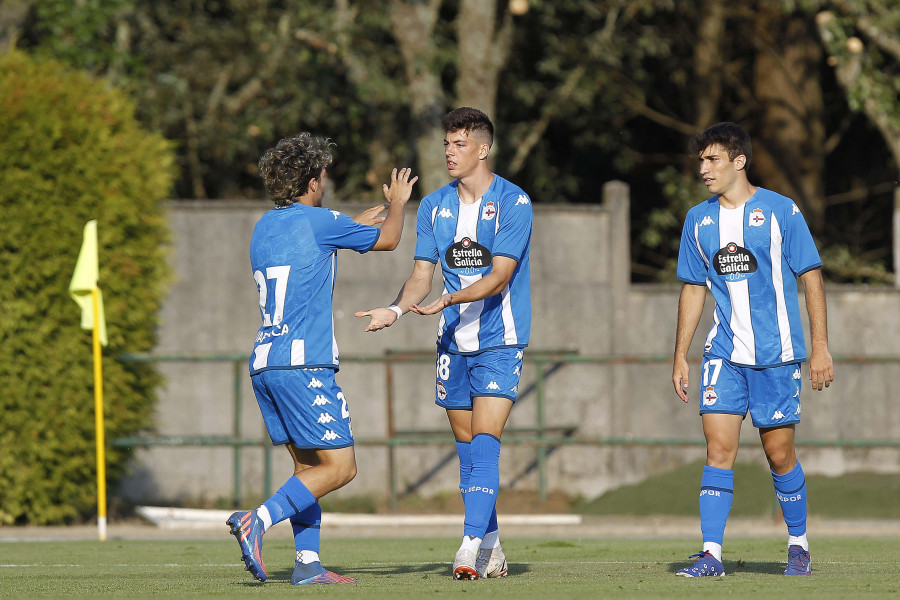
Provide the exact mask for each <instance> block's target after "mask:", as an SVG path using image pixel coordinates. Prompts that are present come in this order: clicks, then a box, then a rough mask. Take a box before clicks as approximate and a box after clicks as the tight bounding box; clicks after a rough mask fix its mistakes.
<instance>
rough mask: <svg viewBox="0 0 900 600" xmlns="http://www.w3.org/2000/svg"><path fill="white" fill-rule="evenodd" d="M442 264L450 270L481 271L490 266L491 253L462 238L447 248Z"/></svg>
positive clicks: (479, 245)
mask: <svg viewBox="0 0 900 600" xmlns="http://www.w3.org/2000/svg"><path fill="white" fill-rule="evenodd" d="M444 264H446V265H447V266H448V267H449V268H451V269H483V268H484V267H487V266H489V265H490V264H491V251H490V250H488V249H487V248H485V247H484V246H482V245H481V244H479V243H478V242H476V241H474V240H471V239H469V238H467V237H464V238H463V239H461V240H459V241H458V242H456V243H455V244H452V245H451V246H450V247H449V248H447V252H446V253H445V254H444Z"/></svg>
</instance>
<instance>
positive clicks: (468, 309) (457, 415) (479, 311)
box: [356, 108, 534, 580]
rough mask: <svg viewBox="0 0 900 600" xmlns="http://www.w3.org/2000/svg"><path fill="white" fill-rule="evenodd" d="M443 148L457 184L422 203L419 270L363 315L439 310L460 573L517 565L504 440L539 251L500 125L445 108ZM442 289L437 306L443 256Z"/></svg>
mask: <svg viewBox="0 0 900 600" xmlns="http://www.w3.org/2000/svg"><path fill="white" fill-rule="evenodd" d="M442 124H443V127H444V133H445V135H444V155H445V157H446V160H447V169H448V170H449V173H450V176H451V177H453V178H454V181H452V182H451V183H449V184H447V185H445V186H444V187H442V188H440V189H438V190H437V191H435V192H433V193H431V194H429V195H428V196H426V197H425V198H423V199H422V202H421V204H420V205H419V210H418V213H417V224H416V250H415V257H414V260H415V263H414V265H413V271H412V275H410V277H409V279H408V280H407V281H406V283H405V284H404V285H403V287H402V288H401V290H400V293H399V294H398V295H397V298H396V300H394V303H393V304H392V305H391V306H389V307H387V308H376V309H372V310H367V311H360V312H358V313H356V316H357V317H370V321H369V324H368V326H367V327H366V331H378V330H380V329H383V328H385V327H389V326H391V325H393V324H394V323H395V322H396V321H397V319H399V318H400V316H401V315H403V314H404V313H406V312H408V311H413V312H415V313H418V314H420V315H432V314H437V313H441V318H440V322H439V325H438V338H437V346H438V348H437V364H436V370H437V372H436V383H435V398H436V400H435V402H436V404H437V405H438V406H440V407H442V408H444V409H446V411H447V417H448V419H449V420H450V427H451V429H452V430H453V435H454V437H455V438H456V449H457V454H458V456H459V478H460V482H459V487H460V491H461V492H462V494H463V503H464V506H465V527H464V530H463V539H462V544H461V545H460V547H459V550H458V551H457V553H456V558H455V560H454V563H453V577H454V579H461V580H472V579H478V578H497V577H504V576H505V575H506V574H507V572H508V567H507V561H506V557H505V555H504V554H503V550H502V548H501V546H500V532H499V529H498V525H497V510H496V501H497V492H498V487H499V484H500V470H499V461H500V436H501V434H502V433H503V427H504V426H505V425H506V420H507V418H508V417H509V412H510V410H511V409H512V406H513V403H514V402H515V400H516V395H517V393H518V385H519V378H520V377H521V372H522V356H523V352H524V349H525V347H526V346H527V345H528V337H529V333H530V330H531V290H530V279H529V277H530V276H529V249H530V244H531V227H532V222H533V220H534V213H533V211H532V207H531V200H530V199H529V198H528V195H527V194H525V192H523V191H522V189H521V188H519V187H518V186H516V185H514V184H512V183H510V182H509V181H507V180H505V179H503V178H502V177H500V176H499V175H496V174H494V173H492V172H491V170H490V168H489V167H488V161H487V159H488V154H489V153H490V150H491V145H492V144H493V140H494V126H493V124H492V123H491V121H490V119H489V118H488V117H487V115H485V114H484V113H483V112H481V111H480V110H477V109H474V108H458V109H456V110H454V111H451V112H450V113H448V114H447V115H445V116H444V118H443V121H442ZM439 262H440V264H441V272H442V274H443V276H444V289H443V291H442V293H441V296H440V297H439V298H438V299H436V300H435V301H434V302H432V303H430V304H428V305H427V306H420V304H419V303H420V302H422V301H424V300H425V298H426V297H427V296H428V294H429V292H430V291H431V280H432V276H433V274H434V269H435V267H436V265H437V263H439Z"/></svg>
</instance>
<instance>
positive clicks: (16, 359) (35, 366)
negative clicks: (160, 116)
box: [0, 51, 174, 524]
mask: <svg viewBox="0 0 900 600" xmlns="http://www.w3.org/2000/svg"><path fill="white" fill-rule="evenodd" d="M0 90H2V92H0V130H2V131H3V133H4V135H3V136H2V138H0V160H2V164H3V165H4V167H3V169H2V170H0V207H2V211H3V219H2V220H0V244H2V246H0V265H2V266H0V270H2V273H0V301H2V305H3V312H2V313H0V337H2V339H3V348H4V352H5V360H3V361H2V362H0V379H2V381H3V392H2V394H0V412H2V415H3V418H2V419H0V448H2V449H3V451H2V452H0V489H2V490H3V493H2V494H0V523H14V522H15V523H22V522H29V523H35V524H44V523H59V522H63V521H72V520H75V519H78V518H81V517H84V516H86V515H89V514H92V513H93V511H94V509H95V508H96V502H97V499H96V470H95V469H96V466H95V465H96V463H95V459H94V456H95V453H94V401H93V366H92V365H93V363H92V354H91V336H90V333H89V332H85V331H82V330H81V329H80V312H79V308H78V306H77V305H76V304H75V302H73V301H72V300H71V299H70V297H69V295H68V282H69V281H70V279H71V277H72V272H73V270H74V268H75V261H76V258H77V256H78V252H79V249H80V247H81V242H82V231H83V228H84V224H85V223H86V222H87V221H89V220H91V219H97V220H98V233H99V235H98V237H99V255H100V281H101V284H102V286H103V288H104V298H105V308H106V315H107V323H108V337H109V346H108V347H107V348H106V351H105V354H106V357H107V358H106V360H105V362H104V391H105V404H106V407H105V416H106V426H107V436H108V437H107V439H112V438H115V437H120V436H128V435H133V434H134V433H136V432H138V431H141V430H145V429H147V428H148V427H149V426H150V425H151V422H152V420H151V417H152V412H153V406H154V402H155V392H154V389H155V387H156V386H157V385H158V384H159V382H160V380H159V377H158V376H157V375H156V374H155V372H154V370H153V369H152V368H150V367H148V366H146V365H138V364H134V363H121V362H118V361H116V360H115V359H114V358H112V357H115V356H116V355H117V354H119V353H121V352H123V351H149V350H150V349H152V348H153V346H154V345H155V341H156V319H157V313H158V310H159V307H160V303H161V300H162V297H163V293H164V291H165V290H164V284H165V282H166V280H167V277H168V266H167V261H166V249H165V245H164V242H165V240H166V235H167V233H166V232H167V227H166V223H165V219H164V215H163V209H162V204H161V201H162V200H164V199H165V198H166V197H167V195H168V193H169V191H170V189H171V184H172V181H173V179H174V171H173V151H172V148H171V144H170V143H169V142H167V141H165V140H164V139H163V138H162V137H161V136H159V135H156V134H149V133H147V132H145V131H144V130H142V128H141V127H140V126H139V125H138V123H137V122H136V121H135V119H134V114H133V113H134V105H133V102H132V101H131V99H130V98H128V96H127V95H126V94H123V93H121V92H119V91H115V90H110V89H108V88H107V86H106V85H105V84H104V83H103V82H101V81H97V80H95V79H92V78H91V77H89V76H88V75H86V74H84V73H81V72H77V71H72V70H70V69H69V68H67V67H64V66H63V65H61V64H60V63H58V62H54V61H34V60H32V59H30V58H29V57H27V56H26V55H24V54H23V53H21V52H17V51H14V52H11V53H8V54H5V55H0ZM107 452H108V454H107V459H108V477H109V481H110V482H111V483H113V484H114V483H115V481H116V480H117V479H118V478H119V477H121V476H122V475H123V474H124V469H125V466H126V462H127V460H128V457H129V454H130V453H129V451H128V450H126V449H121V448H113V447H110V448H108V450H107Z"/></svg>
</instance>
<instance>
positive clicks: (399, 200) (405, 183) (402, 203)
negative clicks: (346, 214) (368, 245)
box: [360, 169, 419, 251]
mask: <svg viewBox="0 0 900 600" xmlns="http://www.w3.org/2000/svg"><path fill="white" fill-rule="evenodd" d="M411 174H412V169H400V170H399V171H398V170H397V169H394V170H393V171H391V184H390V186H388V184H384V186H383V190H384V198H385V200H387V202H388V205H389V206H388V214H387V217H385V219H384V223H382V225H381V233H380V234H379V235H378V241H377V242H375V245H374V246H372V250H376V251H382V250H393V249H395V248H396V247H397V244H399V243H400V236H401V234H402V233H403V220H404V219H403V209H404V207H406V202H407V200H409V197H410V195H411V194H412V186H413V184H414V183H415V182H416V181H418V180H419V177H418V176H416V177H413V178H412V179H410V178H409V176H410V175H411ZM370 210H371V209H370ZM365 214H366V213H363V215H365ZM361 216H362V215H360V217H361Z"/></svg>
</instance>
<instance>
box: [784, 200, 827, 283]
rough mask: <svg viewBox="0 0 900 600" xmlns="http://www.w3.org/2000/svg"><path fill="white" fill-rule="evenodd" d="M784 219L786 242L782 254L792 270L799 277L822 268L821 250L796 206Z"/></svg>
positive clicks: (792, 206) (792, 207)
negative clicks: (811, 270)
mask: <svg viewBox="0 0 900 600" xmlns="http://www.w3.org/2000/svg"><path fill="white" fill-rule="evenodd" d="M783 218H784V228H783V231H784V233H783V234H782V235H783V236H784V242H783V245H782V252H784V258H785V260H786V261H787V263H788V265H790V267H791V270H793V271H794V273H795V274H797V275H802V274H803V273H806V272H807V271H809V270H810V269H815V268H816V267H821V266H822V259H821V258H819V250H818V249H817V248H816V243H815V241H813V237H812V234H811V233H810V232H809V226H808V225H807V224H806V219H804V218H803V214H802V213H801V212H800V209H798V208H797V205H796V204H792V205H791V210H790V211H786V212H785V216H784V217H783Z"/></svg>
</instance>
